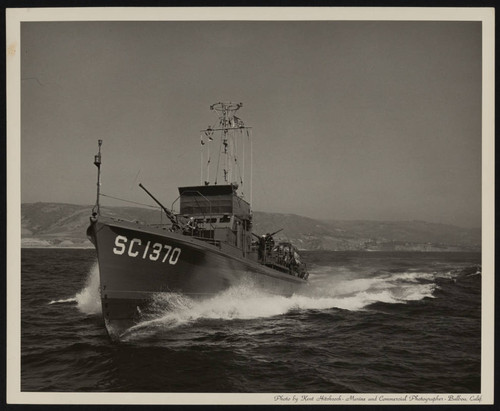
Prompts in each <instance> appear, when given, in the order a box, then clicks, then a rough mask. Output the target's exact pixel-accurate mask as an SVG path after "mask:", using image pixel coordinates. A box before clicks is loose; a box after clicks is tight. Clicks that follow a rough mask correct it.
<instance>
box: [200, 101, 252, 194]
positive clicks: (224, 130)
mask: <svg viewBox="0 0 500 411" xmlns="http://www.w3.org/2000/svg"><path fill="white" fill-rule="evenodd" d="M241 107H243V103H233V102H218V103H215V104H212V105H211V106H210V110H212V111H215V112H216V114H217V116H218V122H217V123H216V124H215V125H214V126H208V127H207V128H206V129H205V130H201V133H202V134H201V146H202V150H206V152H207V153H208V156H207V162H206V163H205V164H206V173H205V174H206V181H205V184H210V182H209V177H210V165H211V158H210V145H211V144H210V143H211V142H212V141H213V140H214V138H213V137H215V136H214V133H215V132H217V134H218V135H220V142H219V144H220V145H219V150H218V151H219V153H218V159H217V170H216V172H215V175H214V177H213V178H214V184H217V181H218V180H219V177H221V179H222V180H223V181H224V184H231V185H233V186H234V187H239V186H241V188H243V185H244V184H245V179H244V176H245V143H246V141H245V138H243V136H244V132H243V131H244V130H245V131H246V133H247V136H249V130H251V128H250V127H246V126H245V124H244V122H243V120H241V119H240V118H239V117H236V115H235V114H236V112H237V111H238V110H239V109H240V108H241ZM238 138H239V139H240V140H241V141H240V142H239V143H238ZM238 157H242V159H243V161H242V162H240V161H238ZM221 160H222V161H221ZM202 162H203V160H202ZM219 165H220V166H221V170H219ZM242 167H243V168H242ZM201 174H202V176H203V171H202V173H201ZM202 180H203V177H202ZM241 195H242V196H243V195H244V194H243V192H242V193H241Z"/></svg>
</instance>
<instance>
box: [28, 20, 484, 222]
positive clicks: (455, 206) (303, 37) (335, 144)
mask: <svg viewBox="0 0 500 411" xmlns="http://www.w3.org/2000/svg"><path fill="white" fill-rule="evenodd" d="M481 58H482V56H481V23H480V22H467V21H464V22H453V21H447V22H443V21H442V22H439V21H427V22H426V21H414V22H412V21H400V22H398V21H392V22H391V21H268V22H264V21H229V22H228V21H226V22H216V21H205V22H201V21H183V22H181V21H178V22H175V21H168V22H165V21H164V22H161V21H158V22H23V23H22V24H21V194H22V198H21V201H22V202H38V201H42V202H65V203H73V204H89V205H92V204H93V203H94V202H95V192H96V167H95V166H94V165H93V160H94V154H96V152H97V140H98V139H102V140H103V146H102V161H103V165H102V191H103V192H104V193H106V194H108V195H112V196H116V197H120V198H125V199H128V200H130V201H136V202H141V203H148V204H151V201H150V200H149V199H148V198H147V196H146V194H145V193H144V192H143V191H142V190H141V189H140V188H139V187H138V183H139V182H142V183H143V184H144V185H145V186H146V187H147V188H148V189H149V190H150V191H151V192H153V193H154V194H155V196H156V197H157V198H158V199H160V200H161V201H162V202H164V203H165V204H166V205H170V204H171V203H172V202H173V201H174V200H175V199H176V197H177V196H178V192H177V187H178V186H188V185H196V184H199V182H200V150H199V148H200V129H203V128H205V127H207V126H208V125H210V124H214V123H215V122H216V116H215V114H214V112H213V111H210V109H209V107H210V105H211V104H213V103H216V102H219V101H234V102H242V103H243V107H242V108H241V109H240V110H239V112H238V117H240V118H242V119H243V120H244V121H245V124H246V125H248V126H251V127H252V134H253V161H254V164H253V204H252V208H253V210H255V211H267V212H277V213H293V214H299V215H303V216H307V217H311V218H318V219H327V220H344V219H348V220H363V219H370V220H424V221H429V222H436V223H445V224H454V225H458V226H464V227H479V226H480V225H481V69H482V66H481ZM103 204H110V205H126V204H123V203H120V202H117V201H115V200H111V199H109V198H105V199H103Z"/></svg>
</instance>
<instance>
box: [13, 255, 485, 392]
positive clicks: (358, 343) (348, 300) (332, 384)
mask: <svg viewBox="0 0 500 411" xmlns="http://www.w3.org/2000/svg"><path fill="white" fill-rule="evenodd" d="M304 259H305V260H306V261H307V263H308V266H309V269H310V272H311V274H310V278H309V279H310V284H309V286H307V287H306V288H305V289H304V290H303V291H302V292H301V293H300V294H296V295H293V296H292V297H290V298H285V297H279V296H272V295H267V294H265V293H262V292H257V291H255V290H254V289H251V288H245V287H240V288H232V289H229V290H227V291H226V292H224V293H221V294H220V295H217V296H215V297H214V298H212V299H210V300H206V301H202V302H195V301H192V300H189V299H187V298H185V297H183V296H181V295H174V294H171V295H166V296H163V297H161V298H158V299H157V301H154V304H155V307H156V311H155V315H154V316H152V317H150V318H148V320H147V321H144V322H143V323H140V324H137V325H136V326H134V327H133V328H131V329H129V330H128V331H127V332H126V333H125V334H124V335H123V337H122V339H121V341H120V342H112V341H111V340H110V339H109V338H108V336H107V333H106V330H105V328H104V323H103V321H102V318H101V307H100V300H99V276H98V268H97V264H96V255H95V251H94V250H69V249H23V250H22V263H21V269H22V273H21V293H22V295H21V299H22V301H21V390H22V391H26V392H33V391H48V392H55V391H58V392H67V391H78V392H92V391H96V392H97V391H99V392H102V391H104V392H120V391H121V392H198V393H200V392H249V393H257V392H263V393H265V392H267V393H270V392H275V393H279V392H288V393H295V392H297V393H299V392H301V393H304V392H308V393H375V392H376V393H398V392H405V393H477V392H480V388H481V387H480V385H481V384H480V383H481V378H480V376H481V374H480V373H481V370H480V368H481V265H480V264H481V256H480V254H479V253H413V252H307V253H304Z"/></svg>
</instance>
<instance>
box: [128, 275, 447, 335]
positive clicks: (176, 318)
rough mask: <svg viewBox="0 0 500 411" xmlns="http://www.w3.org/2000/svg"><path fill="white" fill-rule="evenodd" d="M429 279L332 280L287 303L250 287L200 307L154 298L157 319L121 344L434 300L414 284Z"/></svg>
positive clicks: (430, 288)
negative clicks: (201, 326)
mask: <svg viewBox="0 0 500 411" xmlns="http://www.w3.org/2000/svg"><path fill="white" fill-rule="evenodd" d="M432 277H433V275H432V274H429V273H395V274H394V275H393V274H384V275H383V276H382V277H372V278H356V279H351V280H348V279H339V278H336V277H335V275H331V276H329V277H328V278H324V279H323V280H321V281H316V282H314V284H311V285H310V286H309V287H307V288H306V289H305V290H304V292H302V293H301V294H294V295H292V296H291V297H283V296H278V295H271V294H267V293H265V292H263V291H261V290H259V289H258V288H256V287H253V286H252V285H251V284H244V285H239V286H234V287H231V288H229V289H228V290H226V291H225V292H222V293H220V294H218V295H216V296H215V297H213V298H210V299H207V300H203V301H195V300H191V299H189V298H187V297H185V296H182V295H179V294H158V296H157V297H156V298H155V300H154V302H153V308H154V312H155V315H153V316H150V317H148V318H147V319H146V320H145V321H143V322H141V323H139V324H137V325H135V326H134V327H132V328H131V329H129V330H128V331H127V332H126V333H125V335H124V336H122V337H123V338H122V339H125V340H132V339H141V338H144V337H146V336H150V335H152V334H154V333H156V332H161V331H162V330H167V329H172V328H175V327H179V326H185V325H189V324H191V323H194V322H196V321H199V320H202V319H218V320H225V321H231V320H250V319H257V318H269V317H274V316H279V315H284V314H286V313H289V312H290V311H293V310H328V309H332V308H338V309H343V310H350V311H358V310H362V309H365V307H366V306H368V305H370V304H373V303H377V302H383V303H387V304H396V303H406V302H408V301H418V300H421V299H423V298H426V297H428V298H433V292H434V290H435V289H436V288H437V286H436V285H435V284H434V283H424V284H422V283H418V282H417V279H419V278H420V279H425V280H429V279H430V278H432Z"/></svg>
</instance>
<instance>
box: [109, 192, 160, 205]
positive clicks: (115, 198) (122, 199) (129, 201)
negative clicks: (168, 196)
mask: <svg viewBox="0 0 500 411" xmlns="http://www.w3.org/2000/svg"><path fill="white" fill-rule="evenodd" d="M100 195H101V196H103V197H108V198H112V199H114V200H119V201H124V202H125V203H131V204H137V205H142V206H146V207H149V208H159V207H158V206H153V205H151V204H144V203H138V202H136V201H131V200H125V199H124V198H119V197H114V196H110V195H108V194H104V193H101V194H100Z"/></svg>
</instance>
